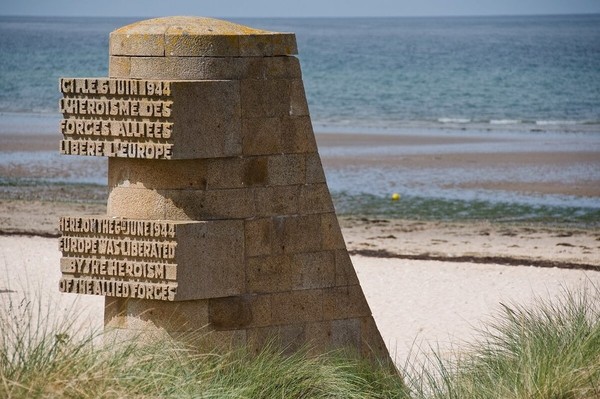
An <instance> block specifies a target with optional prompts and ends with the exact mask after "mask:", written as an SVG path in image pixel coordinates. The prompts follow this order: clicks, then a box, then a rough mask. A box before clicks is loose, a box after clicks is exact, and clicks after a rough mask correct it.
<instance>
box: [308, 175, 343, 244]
mask: <svg viewBox="0 0 600 399" xmlns="http://www.w3.org/2000/svg"><path fill="white" fill-rule="evenodd" d="M326 212H330V213H332V214H333V215H334V216H335V213H334V212H335V209H334V208H333V201H332V200H331V195H330V194H329V189H328V188H327V184H325V183H317V184H306V185H303V186H301V188H300V213H301V214H304V215H308V214H313V213H326ZM324 227H325V226H324ZM338 229H339V227H338ZM325 234H326V235H325ZM329 235H330V234H327V233H324V239H325V238H329ZM327 249H330V248H327Z"/></svg>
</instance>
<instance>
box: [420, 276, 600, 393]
mask: <svg viewBox="0 0 600 399" xmlns="http://www.w3.org/2000/svg"><path fill="white" fill-rule="evenodd" d="M480 333H481V339H479V340H477V342H475V343H474V344H470V345H469V346H468V347H467V348H466V350H464V349H463V351H461V353H460V354H457V355H456V357H455V359H454V360H453V361H448V360H443V359H441V358H440V357H439V356H436V355H434V356H433V357H432V358H431V359H429V360H430V362H432V363H433V367H431V368H430V369H429V370H428V371H425V372H424V373H423V374H422V375H421V377H420V379H419V381H415V380H414V379H413V381H412V382H413V387H416V389H415V390H414V391H415V392H414V395H413V396H414V397H417V398H514V399H520V398H523V399H525V398H540V399H546V398H547V399H555V398H556V399H562V398H564V399H579V398H581V399H584V398H600V289H599V288H598V287H592V288H586V289H582V290H581V291H577V292H572V291H569V290H565V291H564V293H563V295H562V297H560V298H559V299H558V300H554V301H548V300H543V299H541V298H538V299H537V301H536V303H535V305H534V306H529V307H525V306H522V305H519V304H511V305H507V304H502V305H501V309H500V311H499V312H498V314H496V315H494V316H493V317H492V319H491V320H490V321H489V322H488V323H487V327H485V328H484V329H482V330H481V331H480ZM424 382H425V383H424Z"/></svg>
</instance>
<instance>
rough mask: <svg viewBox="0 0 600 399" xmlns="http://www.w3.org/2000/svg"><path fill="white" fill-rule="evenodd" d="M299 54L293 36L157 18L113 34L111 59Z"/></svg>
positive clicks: (207, 21) (195, 19) (215, 22)
mask: <svg viewBox="0 0 600 399" xmlns="http://www.w3.org/2000/svg"><path fill="white" fill-rule="evenodd" d="M296 53H297V48H296V37H295V35H294V34H292V33H277V32H269V31H264V30H260V29H253V28H249V27H247V26H243V25H238V24H234V23H231V22H227V21H221V20H217V19H212V18H200V17H168V18H155V19H149V20H145V21H140V22H136V23H133V24H131V25H127V26H124V27H122V28H119V29H117V30H115V31H113V32H112V33H111V34H110V54H111V55H130V56H155V57H171V56H186V57H205V56H218V57H238V56H259V57H267V56H277V55H291V54H296Z"/></svg>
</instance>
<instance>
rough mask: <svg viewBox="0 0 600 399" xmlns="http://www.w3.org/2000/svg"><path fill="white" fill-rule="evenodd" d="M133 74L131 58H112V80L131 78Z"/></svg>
mask: <svg viewBox="0 0 600 399" xmlns="http://www.w3.org/2000/svg"><path fill="white" fill-rule="evenodd" d="M130 74H131V57H122V56H110V57H109V61H108V76H110V77H111V78H129V77H130Z"/></svg>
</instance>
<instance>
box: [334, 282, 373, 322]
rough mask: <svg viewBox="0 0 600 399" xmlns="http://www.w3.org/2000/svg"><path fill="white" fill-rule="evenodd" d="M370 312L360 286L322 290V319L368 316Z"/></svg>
mask: <svg viewBox="0 0 600 399" xmlns="http://www.w3.org/2000/svg"><path fill="white" fill-rule="evenodd" d="M370 315H371V310H370V309H369V305H368V304H367V300H366V299H365V296H364V294H363V292H362V289H361V288H360V285H350V286H346V287H335V288H328V289H324V290H323V318H324V319H326V320H339V319H349V318H355V317H364V316H370Z"/></svg>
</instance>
